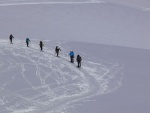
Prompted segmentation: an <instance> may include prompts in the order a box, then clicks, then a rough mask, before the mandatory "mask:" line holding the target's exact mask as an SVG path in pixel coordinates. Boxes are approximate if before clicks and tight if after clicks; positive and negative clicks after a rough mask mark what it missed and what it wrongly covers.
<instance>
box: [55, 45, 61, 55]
mask: <svg viewBox="0 0 150 113" xmlns="http://www.w3.org/2000/svg"><path fill="white" fill-rule="evenodd" d="M59 51H61V49H60V48H59V47H58V46H56V48H55V52H56V54H57V57H58V55H59Z"/></svg>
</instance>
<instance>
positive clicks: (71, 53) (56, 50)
mask: <svg viewBox="0 0 150 113" xmlns="http://www.w3.org/2000/svg"><path fill="white" fill-rule="evenodd" d="M13 38H14V36H13V35H12V34H11V35H10V36H9V39H10V44H13V42H12V40H13ZM30 42H31V41H30V39H29V38H26V45H27V47H29V43H30ZM39 46H40V49H41V51H43V46H44V44H43V42H42V41H40V43H39ZM60 51H61V49H60V48H59V47H58V46H56V48H55V53H56V56H57V57H59V52H60ZM69 56H70V62H71V63H74V57H75V54H74V52H73V51H72V50H71V51H70V53H69ZM76 61H77V63H78V66H77V67H78V68H80V67H81V61H82V58H81V56H80V55H79V54H78V55H77V57H76Z"/></svg>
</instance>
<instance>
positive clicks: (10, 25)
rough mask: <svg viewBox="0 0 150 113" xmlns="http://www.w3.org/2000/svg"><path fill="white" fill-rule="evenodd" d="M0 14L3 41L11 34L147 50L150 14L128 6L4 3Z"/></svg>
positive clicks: (26, 0) (81, 1)
mask: <svg viewBox="0 0 150 113" xmlns="http://www.w3.org/2000/svg"><path fill="white" fill-rule="evenodd" d="M73 1H74V2H73ZM12 2H13V3H12ZM2 6H3V7H2ZM0 14H1V15H2V16H1V18H0V29H1V31H0V38H3V39H8V36H9V34H11V33H12V34H13V35H14V36H15V37H16V38H18V39H25V38H26V37H29V38H32V39H51V40H55V39H56V40H69V41H70V40H71V41H82V42H92V43H99V44H108V45H119V46H124V47H134V48H144V49H150V46H149V43H150V41H149V36H150V32H149V29H150V23H149V20H150V14H149V12H148V11H145V10H144V9H139V8H136V7H128V5H127V6H126V5H125V6H124V5H122V4H121V5H120V4H116V3H113V2H103V1H102V2H101V1H100V2H95V3H93V2H92V3H91V2H90V3H89V0H88V1H87V0H86V1H85V0H78V2H75V0H71V2H69V3H68V2H65V1H61V2H57V1H56V2H48V0H45V2H44V1H43V2H40V1H39V0H38V1H35V0H23V1H18V0H17V1H16V0H11V1H7V0H6V1H3V2H2V3H1V7H0Z"/></svg>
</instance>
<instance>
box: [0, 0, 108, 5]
mask: <svg viewBox="0 0 150 113" xmlns="http://www.w3.org/2000/svg"><path fill="white" fill-rule="evenodd" d="M89 3H106V1H103V0H80V1H74V0H73V1H71V0H69V1H63V0H61V1H55V0H43V1H38V0H36V1H35V0H11V1H9V0H5V1H0V6H14V5H34V4H35V5H36V4H37V5H38V4H89Z"/></svg>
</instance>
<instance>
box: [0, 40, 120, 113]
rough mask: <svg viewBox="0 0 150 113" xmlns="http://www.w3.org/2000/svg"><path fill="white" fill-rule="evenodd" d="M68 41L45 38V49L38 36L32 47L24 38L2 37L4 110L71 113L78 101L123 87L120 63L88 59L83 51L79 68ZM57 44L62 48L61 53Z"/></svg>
mask: <svg viewBox="0 0 150 113" xmlns="http://www.w3.org/2000/svg"><path fill="white" fill-rule="evenodd" d="M64 43H65V42H56V43H55V42H53V41H48V40H47V41H44V51H43V52H41V51H40V48H39V45H38V44H39V41H38V40H32V41H31V45H30V47H29V48H28V47H26V44H25V42H24V41H22V40H15V42H14V44H10V43H9V42H8V40H0V70H1V71H0V113H62V112H65V113H67V112H68V111H67V110H69V109H70V108H71V107H73V103H74V102H78V101H82V100H83V99H86V100H89V99H90V98H92V97H94V96H98V95H102V94H106V93H110V92H112V91H114V90H116V89H117V88H118V87H120V85H121V78H122V76H121V74H120V73H121V71H120V70H121V66H119V64H117V63H111V62H105V61H101V60H99V59H97V62H94V61H92V60H85V59H86V55H83V56H82V57H83V62H82V63H83V65H82V67H81V68H80V69H79V68H77V67H76V65H77V64H76V62H75V63H74V64H72V63H70V62H69V56H68V53H69V49H67V48H69V47H67V46H65V44H64ZM55 44H59V46H60V47H61V49H62V51H61V54H60V57H56V55H55V52H54V49H55ZM64 50H65V51H68V53H65V52H64ZM84 57H85V58H84ZM89 59H90V58H89ZM71 104H72V105H71Z"/></svg>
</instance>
